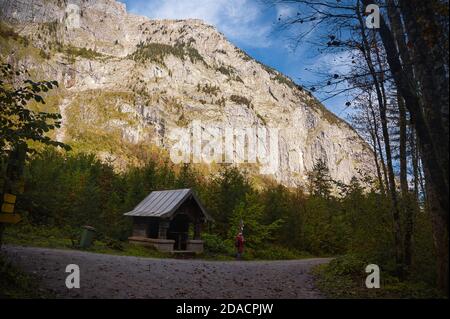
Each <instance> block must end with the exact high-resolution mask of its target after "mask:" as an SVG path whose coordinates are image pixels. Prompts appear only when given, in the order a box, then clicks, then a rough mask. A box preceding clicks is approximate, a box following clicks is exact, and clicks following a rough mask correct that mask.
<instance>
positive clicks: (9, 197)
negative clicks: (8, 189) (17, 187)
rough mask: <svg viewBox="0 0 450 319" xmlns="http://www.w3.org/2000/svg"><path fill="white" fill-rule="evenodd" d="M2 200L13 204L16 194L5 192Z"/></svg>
mask: <svg viewBox="0 0 450 319" xmlns="http://www.w3.org/2000/svg"><path fill="white" fill-rule="evenodd" d="M3 201H4V202H7V203H9V204H15V203H16V195H13V194H8V193H6V194H5V195H4V196H3Z"/></svg>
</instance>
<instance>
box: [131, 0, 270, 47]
mask: <svg viewBox="0 0 450 319" xmlns="http://www.w3.org/2000/svg"><path fill="white" fill-rule="evenodd" d="M127 6H128V9H129V10H130V11H131V12H133V13H135V14H139V15H145V16H147V17H149V18H152V19H188V18H191V19H201V20H203V21H205V22H206V23H209V24H212V25H214V26H215V27H216V28H217V29H218V30H219V31H221V32H223V33H224V34H225V36H227V37H228V38H230V39H231V40H235V41H240V42H242V43H245V44H246V45H250V46H255V47H266V46H269V45H270V39H269V35H270V32H271V30H272V26H271V24H270V21H269V22H268V21H267V19H264V18H263V12H262V10H263V7H262V6H261V3H259V2H258V1H252V0H188V1H187V0H164V1H153V0H152V1H144V0H139V1H135V2H132V3H128V4H127Z"/></svg>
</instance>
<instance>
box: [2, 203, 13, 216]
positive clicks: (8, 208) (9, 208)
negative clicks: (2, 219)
mask: <svg viewBox="0 0 450 319" xmlns="http://www.w3.org/2000/svg"><path fill="white" fill-rule="evenodd" d="M2 213H10V214H12V213H14V204H8V203H3V204H2Z"/></svg>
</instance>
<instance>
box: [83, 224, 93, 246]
mask: <svg viewBox="0 0 450 319" xmlns="http://www.w3.org/2000/svg"><path fill="white" fill-rule="evenodd" d="M82 229H83V231H82V232H81V240H80V247H81V248H88V247H90V246H91V245H92V241H93V240H94V235H95V228H94V227H91V226H83V227H82Z"/></svg>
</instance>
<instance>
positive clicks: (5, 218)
mask: <svg viewBox="0 0 450 319" xmlns="http://www.w3.org/2000/svg"><path fill="white" fill-rule="evenodd" d="M21 220H22V216H20V214H0V223H7V224H17V223H18V222H20V221H21Z"/></svg>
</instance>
